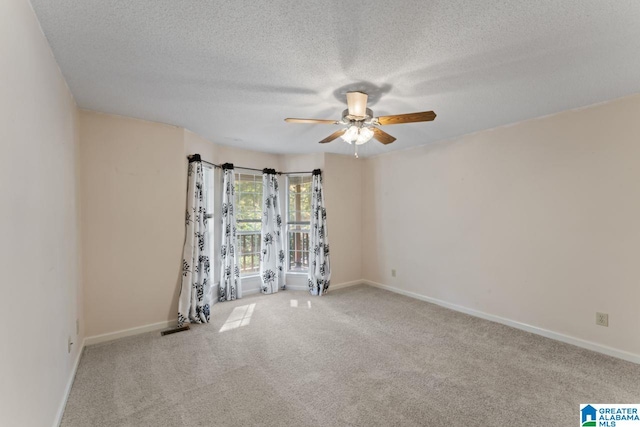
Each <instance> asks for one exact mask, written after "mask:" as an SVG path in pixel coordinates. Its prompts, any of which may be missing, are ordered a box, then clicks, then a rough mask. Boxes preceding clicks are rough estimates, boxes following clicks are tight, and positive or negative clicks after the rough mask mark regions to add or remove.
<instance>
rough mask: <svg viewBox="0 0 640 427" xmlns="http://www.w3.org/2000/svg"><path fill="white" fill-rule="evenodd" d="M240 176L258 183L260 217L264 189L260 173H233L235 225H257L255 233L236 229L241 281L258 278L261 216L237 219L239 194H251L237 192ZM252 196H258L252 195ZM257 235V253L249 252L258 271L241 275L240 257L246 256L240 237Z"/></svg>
mask: <svg viewBox="0 0 640 427" xmlns="http://www.w3.org/2000/svg"><path fill="white" fill-rule="evenodd" d="M241 175H249V176H253V177H254V179H253V182H254V183H259V185H260V198H259V206H260V208H259V210H258V212H260V215H262V197H263V196H264V188H263V186H262V173H257V172H256V173H247V172H240V171H235V172H234V178H235V198H236V199H235V205H236V225H238V224H258V225H259V227H258V230H257V231H242V230H240V227H238V228H237V232H236V234H237V236H238V256H239V257H240V259H239V262H238V266H239V268H240V277H241V278H243V279H248V278H251V277H260V261H259V260H260V250H261V249H260V248H261V246H260V242H261V239H262V216H261V217H260V219H242V220H241V219H238V218H237V217H238V216H239V213H240V194H241V193H246V194H251V193H249V192H244V191H243V192H241V191H238V189H239V185H238V182H240V181H241V180H240V179H239V177H240V176H241ZM253 194H258V193H257V192H256V193H253ZM256 234H257V235H258V251H257V252H250V254H253V255H254V256H257V257H258V271H251V272H245V273H244V274H243V272H242V257H243V256H248V255H247V254H243V251H242V237H241V236H251V235H256Z"/></svg>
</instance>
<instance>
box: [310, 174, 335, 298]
mask: <svg viewBox="0 0 640 427" xmlns="http://www.w3.org/2000/svg"><path fill="white" fill-rule="evenodd" d="M308 278H309V292H311V294H312V295H322V294H323V293H325V292H326V291H327V290H328V289H329V282H330V280H331V263H330V262H329V236H328V233H327V210H326V208H325V207H324V193H323V190H322V172H321V171H320V169H316V170H314V171H313V182H312V184H311V229H310V231H309V275H308Z"/></svg>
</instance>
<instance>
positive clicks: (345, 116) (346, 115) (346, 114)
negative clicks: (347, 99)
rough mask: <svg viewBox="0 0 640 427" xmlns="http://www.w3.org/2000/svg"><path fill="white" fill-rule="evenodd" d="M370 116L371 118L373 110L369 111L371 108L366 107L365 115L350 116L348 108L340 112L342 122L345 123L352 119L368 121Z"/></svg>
mask: <svg viewBox="0 0 640 427" xmlns="http://www.w3.org/2000/svg"><path fill="white" fill-rule="evenodd" d="M372 118H373V111H371V109H369V108H367V109H366V113H365V116H352V115H350V114H349V110H348V109H347V110H344V111H343V112H342V122H343V123H345V124H347V123H350V122H352V121H354V122H365V123H370V122H371V119H372Z"/></svg>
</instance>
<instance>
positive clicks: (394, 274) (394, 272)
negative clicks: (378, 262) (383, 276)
mask: <svg viewBox="0 0 640 427" xmlns="http://www.w3.org/2000/svg"><path fill="white" fill-rule="evenodd" d="M391 277H396V269H395V268H392V269H391Z"/></svg>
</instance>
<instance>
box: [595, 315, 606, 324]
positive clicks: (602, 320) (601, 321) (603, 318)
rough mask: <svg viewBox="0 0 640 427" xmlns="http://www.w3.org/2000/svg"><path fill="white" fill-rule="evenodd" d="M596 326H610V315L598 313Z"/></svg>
mask: <svg viewBox="0 0 640 427" xmlns="http://www.w3.org/2000/svg"><path fill="white" fill-rule="evenodd" d="M596 325H600V326H609V314H607V313H596Z"/></svg>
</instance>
